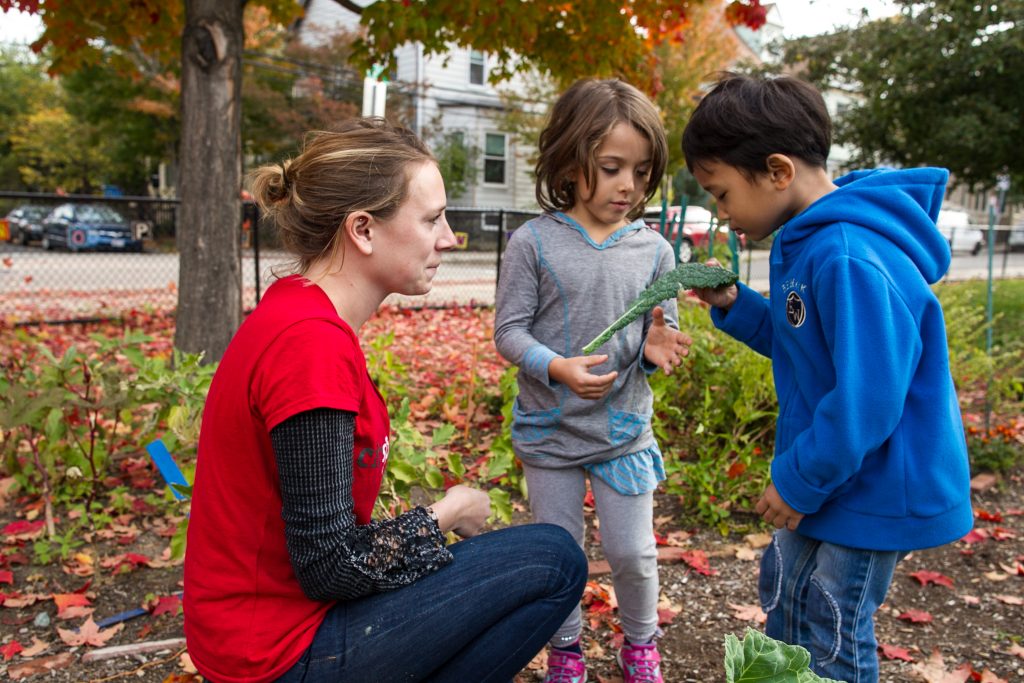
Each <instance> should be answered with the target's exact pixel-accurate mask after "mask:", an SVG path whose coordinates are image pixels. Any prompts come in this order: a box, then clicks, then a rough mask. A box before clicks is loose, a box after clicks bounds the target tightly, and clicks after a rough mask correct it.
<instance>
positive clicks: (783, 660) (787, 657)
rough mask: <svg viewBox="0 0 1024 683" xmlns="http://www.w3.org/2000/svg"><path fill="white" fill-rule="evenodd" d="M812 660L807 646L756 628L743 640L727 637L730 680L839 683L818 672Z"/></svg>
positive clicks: (739, 682) (727, 677) (731, 682)
mask: <svg viewBox="0 0 1024 683" xmlns="http://www.w3.org/2000/svg"><path fill="white" fill-rule="evenodd" d="M810 663H811V655H810V653H809V652H807V650H805V649H804V648H802V647H800V646H798V645H788V644H786V643H783V642H780V641H778V640H774V639H773V638H770V637H768V636H766V635H765V634H763V633H760V632H759V631H755V630H754V629H752V628H748V629H747V631H746V633H745V634H744V636H743V641H742V642H740V640H739V639H738V638H737V637H736V636H734V635H733V634H731V633H730V634H728V635H726V636H725V680H726V683H755V681H763V682H764V683H768V682H770V681H777V682H779V683H782V682H783V681H792V682H793V683H839V682H838V681H833V680H832V679H827V678H820V677H819V676H817V675H816V674H814V672H812V671H811V669H810Z"/></svg>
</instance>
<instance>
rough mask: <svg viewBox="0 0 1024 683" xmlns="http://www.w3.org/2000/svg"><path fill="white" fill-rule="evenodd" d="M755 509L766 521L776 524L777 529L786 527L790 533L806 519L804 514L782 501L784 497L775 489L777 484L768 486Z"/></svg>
mask: <svg viewBox="0 0 1024 683" xmlns="http://www.w3.org/2000/svg"><path fill="white" fill-rule="evenodd" d="M754 509H755V510H757V514H759V515H761V518H762V519H763V520H764V521H766V522H768V523H769V524H774V525H775V528H776V529H781V528H782V527H786V528H787V529H789V530H790V531H796V528H797V527H798V526H799V525H800V520H801V519H803V518H804V516H803V513H801V512H797V511H796V510H794V509H793V508H791V507H789V504H788V503H786V501H784V500H782V496H780V495H779V492H778V491H777V490H776V489H775V484H768V488H766V489H765V490H764V494H763V495H762V496H761V500H759V501H757V506H756V507H755V508H754Z"/></svg>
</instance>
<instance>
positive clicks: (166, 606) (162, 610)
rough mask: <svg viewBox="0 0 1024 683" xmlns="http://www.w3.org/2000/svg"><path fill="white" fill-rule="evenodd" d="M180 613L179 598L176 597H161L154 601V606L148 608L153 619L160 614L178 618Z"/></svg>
mask: <svg viewBox="0 0 1024 683" xmlns="http://www.w3.org/2000/svg"><path fill="white" fill-rule="evenodd" d="M180 612H181V598H179V597H178V596H177V595H163V596H160V597H159V598H157V599H156V602H155V604H153V606H152V607H151V608H150V614H152V615H153V616H154V617H158V616H160V615H161V614H170V615H171V616H172V617H176V616H178V614H179V613H180Z"/></svg>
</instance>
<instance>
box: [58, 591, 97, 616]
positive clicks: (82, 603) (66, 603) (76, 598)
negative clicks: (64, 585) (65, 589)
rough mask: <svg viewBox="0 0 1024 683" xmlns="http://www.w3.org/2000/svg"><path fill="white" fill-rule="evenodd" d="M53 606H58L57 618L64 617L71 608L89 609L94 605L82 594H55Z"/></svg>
mask: <svg viewBox="0 0 1024 683" xmlns="http://www.w3.org/2000/svg"><path fill="white" fill-rule="evenodd" d="M53 604H55V605H56V606H57V616H63V615H64V613H65V612H66V611H67V609H68V608H69V607H72V606H74V605H77V606H79V607H88V606H89V605H90V604H92V603H90V602H89V598H87V597H85V596H84V595H82V594H81V593H54V594H53Z"/></svg>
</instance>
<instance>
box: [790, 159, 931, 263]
mask: <svg viewBox="0 0 1024 683" xmlns="http://www.w3.org/2000/svg"><path fill="white" fill-rule="evenodd" d="M948 180H949V171H947V170H946V169H943V168H910V169H898V170H897V169H871V170H862V171H854V172H852V173H850V174H848V175H845V176H843V177H841V178H838V179H837V180H835V181H834V182H835V184H836V185H837V186H838V189H836V190H834V191H832V192H829V193H828V194H826V195H825V196H823V197H821V198H820V199H818V201H816V202H814V203H813V204H811V205H810V206H809V207H807V209H805V210H804V211H802V212H800V213H799V214H797V215H796V216H794V217H793V218H792V219H791V220H790V221H789V222H788V223H786V224H785V225H784V226H783V229H782V230H781V231H780V232H779V235H778V240H779V242H780V244H779V249H780V251H779V252H778V254H777V255H776V256H775V258H781V259H783V260H785V259H786V258H787V257H788V256H789V255H790V254H793V253H796V252H797V251H799V249H800V242H801V241H802V240H804V239H805V238H807V237H808V236H810V235H812V234H814V233H815V232H816V231H817V230H818V229H820V228H822V227H824V226H826V225H830V224H835V223H846V224H847V225H854V226H857V227H859V228H863V229H865V230H869V231H871V232H873V233H876V234H877V235H879V236H881V237H884V238H885V239H886V240H888V241H890V242H892V243H893V244H894V245H895V246H896V247H897V248H899V249H900V250H901V251H903V252H904V253H905V254H907V256H909V257H910V259H911V260H912V261H913V262H914V264H915V265H916V266H917V268H918V269H919V270H920V271H921V275H922V276H923V277H924V278H925V280H926V281H927V282H928V283H935V282H938V281H939V280H940V279H941V278H942V276H943V275H944V274H945V273H946V270H948V268H949V263H950V258H951V256H950V251H949V244H948V243H947V242H946V239H945V238H944V237H943V236H942V234H941V233H940V232H939V230H938V228H936V227H935V219H936V218H937V217H938V215H939V208H940V207H941V206H942V199H943V197H944V196H945V193H946V183H947V181H948Z"/></svg>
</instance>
